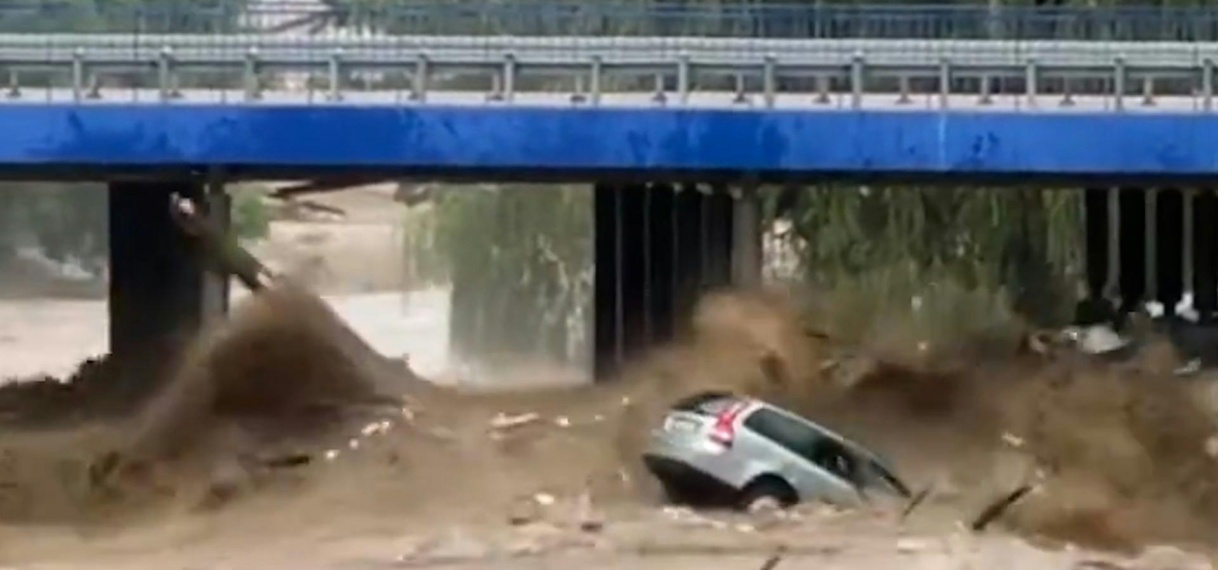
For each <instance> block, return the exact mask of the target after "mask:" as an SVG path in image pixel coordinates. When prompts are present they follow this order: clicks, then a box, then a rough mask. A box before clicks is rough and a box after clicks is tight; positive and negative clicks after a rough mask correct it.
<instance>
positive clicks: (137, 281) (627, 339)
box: [109, 182, 761, 395]
mask: <svg viewBox="0 0 1218 570" xmlns="http://www.w3.org/2000/svg"><path fill="white" fill-rule="evenodd" d="M109 192H110V206H109V216H110V247H111V250H110V258H111V267H110V347H111V354H112V358H113V359H114V362H115V363H116V365H117V366H119V367H120V370H121V373H122V377H123V378H126V379H128V380H127V382H128V383H129V384H130V389H131V391H132V394H133V395H135V394H141V393H144V392H146V391H147V389H149V388H153V386H152V385H151V384H150V383H152V382H155V378H157V377H158V376H159V375H160V374H162V373H164V372H165V371H166V369H165V367H166V366H167V365H169V364H170V363H171V362H172V356H173V355H174V354H176V353H177V351H178V350H179V349H180V348H181V347H182V346H183V343H184V342H186V341H187V340H188V339H189V338H190V337H191V336H193V335H194V334H195V333H197V331H198V330H199V329H200V328H201V327H202V326H203V325H204V324H205V323H206V322H207V321H208V320H209V319H211V318H214V317H216V316H219V315H222V314H223V313H224V311H225V310H226V309H227V301H228V280H227V279H222V278H219V277H217V276H216V275H215V274H214V273H213V272H210V271H207V269H206V266H205V265H204V264H205V263H206V262H207V261H206V260H205V259H204V258H203V256H202V255H200V253H199V252H198V251H196V249H197V245H196V244H195V243H194V242H193V241H192V239H191V238H190V237H188V236H187V235H186V234H184V233H183V232H182V231H181V230H180V229H179V228H178V227H177V226H176V224H175V222H174V220H173V217H172V215H171V213H170V211H171V210H170V199H171V197H172V196H173V195H175V194H177V195H180V196H182V197H186V198H192V199H194V200H195V201H196V203H198V204H202V205H204V206H205V207H206V208H207V214H208V218H209V219H210V221H211V223H212V224H213V225H214V226H215V227H217V228H219V229H223V230H227V228H228V224H229V219H228V214H229V207H230V205H229V197H228V196H227V195H226V194H225V193H224V192H223V191H222V190H221V189H219V188H218V187H213V188H207V187H206V186H205V185H203V184H198V183H190V182H185V183H181V182H177V183H175V182H123V183H114V184H111V186H110V190H109ZM594 192H595V201H594V204H595V206H594V207H595V244H596V245H595V248H596V251H595V263H596V281H595V301H594V304H595V307H594V311H595V313H594V319H595V335H594V346H595V348H594V371H593V372H594V375H595V377H596V378H598V379H602V378H609V377H612V376H614V375H615V374H617V373H618V371H619V370H620V368H621V366H622V364H623V363H625V362H626V361H627V360H628V359H629V358H631V357H632V356H635V355H636V354H638V352H639V351H640V350H643V349H645V348H647V347H650V346H654V345H656V344H659V343H663V342H665V341H668V340H671V339H673V338H674V337H675V336H676V335H678V334H680V333H681V331H682V330H683V329H684V327H685V326H686V324H687V322H688V320H689V318H690V316H691V315H692V313H693V310H694V304H695V302H696V300H697V297H698V295H699V294H700V293H701V292H703V291H706V290H709V289H713V288H716V287H726V286H729V285H751V284H754V283H757V282H758V281H759V277H760V270H761V269H760V268H761V253H760V235H761V234H760V228H759V222H760V217H759V203H758V202H757V198H756V195H755V193H754V192H751V191H740V190H736V191H734V192H729V191H728V190H727V189H726V188H723V187H715V188H712V187H710V186H707V185H701V186H698V185H685V186H675V185H668V184H635V185H612V184H599V185H596V186H595V187H594Z"/></svg>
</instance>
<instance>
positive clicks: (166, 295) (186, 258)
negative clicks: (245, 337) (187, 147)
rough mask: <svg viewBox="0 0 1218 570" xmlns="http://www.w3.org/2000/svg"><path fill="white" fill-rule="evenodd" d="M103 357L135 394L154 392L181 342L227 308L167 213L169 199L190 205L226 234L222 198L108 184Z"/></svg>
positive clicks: (199, 190) (165, 185) (221, 288)
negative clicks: (106, 311) (186, 200)
mask: <svg viewBox="0 0 1218 570" xmlns="http://www.w3.org/2000/svg"><path fill="white" fill-rule="evenodd" d="M109 193H110V202H109V219H110V220H109V221H110V352H111V357H112V358H113V359H114V363H115V365H116V366H117V369H118V371H119V373H120V375H121V377H122V378H123V381H124V383H126V384H127V387H128V388H129V389H130V392H129V394H131V395H132V396H139V395H143V394H144V393H146V392H147V391H148V390H149V389H151V388H154V387H155V384H154V382H155V379H156V378H157V376H158V375H159V374H162V373H164V372H165V371H166V365H167V364H170V363H171V362H172V358H173V357H174V356H175V355H176V354H177V352H178V350H179V349H180V348H181V347H182V346H183V343H184V342H186V341H188V340H189V339H190V338H191V337H192V336H193V335H194V334H195V333H196V332H197V331H198V330H199V328H200V326H201V325H203V324H204V323H205V322H206V321H208V320H209V319H210V318H212V317H213V316H215V315H219V314H222V313H223V312H224V310H225V309H226V308H227V302H228V294H227V293H228V291H227V281H228V280H227V279H221V278H219V277H216V276H214V275H212V274H211V273H209V272H207V271H205V270H204V266H203V260H201V259H199V258H198V256H197V255H196V254H195V252H194V247H193V244H192V243H191V241H190V238H189V237H188V236H186V235H185V234H183V233H182V232H181V231H180V230H179V229H178V228H177V226H176V225H175V223H174V221H173V218H172V217H171V215H170V196H172V195H173V194H175V193H176V194H178V195H181V196H183V197H187V198H191V199H193V200H195V202H196V203H197V204H201V205H203V206H204V207H206V208H207V210H208V216H209V217H210V218H211V219H213V220H214V222H215V223H218V224H222V227H224V228H225V229H227V223H228V197H227V196H226V195H224V194H223V192H215V191H213V192H208V191H207V190H206V189H205V188H204V186H203V185H201V184H194V183H172V182H121V183H113V184H111V185H110V191H109Z"/></svg>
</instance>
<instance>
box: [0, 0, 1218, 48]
mask: <svg viewBox="0 0 1218 570" xmlns="http://www.w3.org/2000/svg"><path fill="white" fill-rule="evenodd" d="M86 21H87V24H88V25H92V26H99V25H100V26H102V28H101V29H106V30H109V31H115V32H140V33H150V32H151V33H156V32H171V31H176V32H200V33H213V34H224V33H236V32H241V31H246V32H256V31H284V30H298V31H310V32H313V33H322V34H330V33H336V29H337V28H349V29H365V30H377V31H382V32H388V33H394V34H413V35H418V34H427V35H465V34H473V35H480V34H488V35H496V34H501V35H525V36H537V35H555V36H570V35H590V36H600V35H634V36H721V37H757V38H761V37H768V38H888V39H893V38H918V39H1075V40H1089V41H1218V11H1215V10H1213V9H1209V8H1188V7H1184V8H1164V7H1122V8H1088V7H1055V8H1038V7H1000V8H991V7H989V6H987V5H984V4H983V3H980V2H979V3H978V5H896V6H892V5H861V6H860V5H835V4H833V3H830V2H801V3H797V2H792V1H782V2H765V3H760V4H758V3H752V2H730V1H729V2H714V3H701V2H690V1H683V0H654V1H652V2H642V1H636V0H597V1H595V2H590V1H586V0H549V1H542V0H511V1H504V0H393V1H389V2H375V3H367V2H350V3H347V4H345V5H344V4H343V3H338V5H337V6H336V7H332V8H327V7H325V6H324V5H322V4H320V3H318V2H312V1H302V0H278V1H273V2H272V1H251V0H199V1H197V2H188V3H183V2H168V1H164V0H160V1H158V0H144V1H139V0H136V1H132V2H102V3H82V2H77V1H74V0H4V1H0V31H21V32H37V33H45V32H57V31H60V32H67V31H74V28H73V26H82V25H84V24H82V22H86ZM75 29H88V28H75ZM93 29H98V28H96V27H94V28H93Z"/></svg>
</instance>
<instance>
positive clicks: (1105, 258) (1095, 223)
mask: <svg viewBox="0 0 1218 570" xmlns="http://www.w3.org/2000/svg"><path fill="white" fill-rule="evenodd" d="M1110 200H1111V191H1110V190H1108V189H1107V188H1089V189H1087V190H1084V191H1083V217H1084V220H1085V241H1084V243H1085V250H1084V251H1085V255H1084V258H1085V259H1086V287H1087V290H1086V292H1085V293H1084V298H1083V300H1082V302H1080V303H1079V305H1078V310H1077V313H1076V314H1075V321H1076V322H1077V323H1078V324H1081V325H1091V324H1095V323H1099V322H1103V321H1108V320H1111V318H1112V311H1113V309H1112V304H1111V302H1110V300H1109V299H1110V296H1111V294H1112V293H1113V291H1112V289H1114V288H1115V281H1116V280H1115V276H1114V275H1113V270H1114V268H1113V267H1112V259H1113V252H1114V251H1115V249H1116V243H1114V240H1113V239H1112V237H1113V236H1112V232H1111V230H1110V227H1111V226H1112V225H1114V222H1115V220H1114V219H1113V218H1112V215H1111V214H1112V208H1111V207H1110V205H1109V202H1110Z"/></svg>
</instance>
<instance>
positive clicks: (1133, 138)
mask: <svg viewBox="0 0 1218 570" xmlns="http://www.w3.org/2000/svg"><path fill="white" fill-rule="evenodd" d="M124 93H127V92H124ZM127 94H128V95H130V93H127ZM136 95H138V96H139V97H140V98H141V99H143V100H147V101H152V100H155V98H156V95H157V94H156V93H153V92H147V93H144V92H140V93H136ZM145 95H146V99H145V98H144V97H145ZM346 95H347V98H348V100H347V102H343V103H337V104H330V103H325V102H323V101H318V100H315V101H314V102H313V103H312V104H302V103H306V102H307V99H305V98H303V97H302V98H299V99H297V100H292V99H290V98H287V97H286V96H285V95H276V94H274V93H271V92H268V93H266V94H264V97H265V99H264V100H263V101H262V102H260V103H257V104H245V103H215V102H205V101H203V100H201V99H196V98H195V94H193V93H191V92H187V93H186V94H185V99H184V100H185V101H193V102H192V103H186V102H181V103H169V104H148V103H138V102H136V103H132V102H130V101H131V99H130V98H127V97H124V98H123V99H125V100H122V101H120V100H115V101H109V99H103V101H104V102H98V103H84V104H75V103H71V102H68V101H69V100H70V95H69V94H67V93H60V92H52V93H51V101H49V102H47V101H45V100H44V101H43V102H34V101H33V100H32V99H33V96H32V94H31V95H29V98H30V100H27V101H25V102H9V103H7V104H0V124H2V125H4V129H0V175H9V176H17V175H21V176H32V175H38V176H56V175H67V174H65V173H73V172H76V173H81V174H80V175H82V176H83V175H85V174H88V175H113V174H116V173H119V172H128V171H133V170H147V169H170V170H177V171H179V172H185V171H187V170H189V169H199V170H203V169H206V168H208V167H221V168H225V169H228V170H229V171H230V173H234V174H236V175H238V176H275V175H282V174H284V173H291V174H293V175H296V176H303V175H307V174H309V173H310V172H318V173H320V172H334V171H346V172H356V171H360V172H370V171H376V172H379V173H386V174H396V175H402V176H407V175H416V176H464V177H474V178H478V177H481V178H492V177H494V178H499V177H513V178H531V179H555V178H566V179H585V180H586V179H590V178H592V177H593V176H598V177H603V176H613V175H621V176H644V175H649V176H656V175H657V172H659V173H665V175H671V176H684V175H688V176H690V177H692V176H695V175H697V176H699V177H701V178H703V179H705V178H706V177H707V175H711V176H713V175H716V174H723V175H732V176H739V175H745V174H751V175H756V176H759V177H763V178H773V179H791V178H797V177H808V178H812V177H823V176H836V175H887V176H894V177H953V176H954V177H996V178H1002V177H1007V179H1008V181H1027V180H1031V179H1032V178H1034V177H1037V176H1040V177H1045V178H1053V179H1059V180H1064V179H1070V178H1078V177H1091V176H1094V177H1104V178H1106V179H1110V180H1116V179H1130V178H1138V177H1147V178H1149V177H1154V178H1165V179H1167V178H1176V179H1183V178H1190V177H1192V178H1196V177H1204V176H1212V175H1213V174H1215V173H1218V137H1214V136H1213V133H1215V132H1218V114H1209V113H1197V112H1195V111H1194V109H1196V106H1197V104H1198V103H1197V102H1196V101H1195V100H1194V99H1192V98H1167V97H1164V98H1159V99H1157V100H1156V102H1157V105H1156V106H1155V107H1145V108H1144V107H1140V106H1139V105H1137V104H1136V99H1135V98H1129V101H1127V103H1126V108H1127V110H1128V111H1127V112H1123V113H1115V112H1096V111H1102V110H1103V109H1104V103H1103V101H1102V99H1103V98H1080V99H1079V100H1078V101H1077V105H1076V106H1075V107H1072V108H1062V107H1060V106H1058V104H1057V102H1058V101H1059V100H1058V99H1056V98H1048V97H1045V98H1043V99H1044V101H1043V103H1044V104H1040V105H1038V109H1037V110H1027V109H1024V110H1016V109H1014V107H1013V105H1014V103H1013V101H1014V99H1013V100H1011V101H1008V103H1010V105H1011V106H1008V107H1006V109H1007V110H1005V111H1000V109H1002V102H1003V101H1002V99H1000V100H999V101H998V102H996V103H995V105H994V106H992V107H985V108H984V109H986V111H985V112H980V111H979V110H978V109H979V108H977V107H976V106H975V102H976V98H975V97H967V96H957V97H954V98H952V99H950V100H949V101H948V106H949V109H950V110H949V111H943V110H941V109H939V108H938V103H939V99H938V97H937V96H933V97H929V98H927V97H926V96H918V99H920V100H921V102H920V103H914V104H910V105H908V106H897V105H894V103H893V102H894V101H895V98H894V96H893V95H890V94H889V95H876V96H872V97H871V98H870V99H872V100H869V101H867V102H866V105H865V108H864V109H862V110H854V109H851V108H848V106H847V105H845V104H843V103H841V102H839V103H836V104H831V105H823V106H820V107H817V106H815V105H813V104H812V103H811V101H812V96H810V95H805V96H790V97H784V98H780V100H779V101H778V102H777V105H776V108H774V109H765V110H761V109H748V108H741V106H735V107H733V106H732V105H731V101H732V99H733V95H732V94H729V93H721V94H698V95H696V96H695V97H694V98H693V99H692V100H691V104H690V105H689V106H684V107H671V106H670V107H657V106H655V105H654V104H652V103H651V102H650V97H649V96H647V95H646V94H635V95H627V94H622V95H615V96H612V97H607V99H606V100H604V101H602V105H601V106H599V107H587V108H572V105H571V104H570V103H569V101H564V99H565V98H564V97H560V96H553V97H552V98H551V99H550V100H549V101H548V102H547V101H544V100H536V101H533V102H532V104H526V103H527V97H524V96H521V98H522V100H521V101H518V102H516V103H513V104H495V105H488V104H485V103H484V102H482V101H483V100H484V99H485V95H481V94H465V95H461V94H455V93H454V94H443V93H437V92H432V93H430V94H429V100H428V103H427V104H424V105H411V104H395V103H396V102H397V101H398V100H399V99H398V98H397V97H395V96H394V95H393V94H387V95H385V94H383V95H382V96H381V99H379V100H374V98H369V96H368V95H366V94H365V95H364V96H363V97H364V98H363V99H361V98H360V96H357V95H355V94H351V93H347V94H346ZM108 97H109V96H108ZM115 98H116V99H118V97H117V93H116V94H115ZM316 99H321V95H320V94H318V96H317V97H316ZM1018 100H1022V99H1018ZM61 101H62V102H61ZM970 101H972V102H973V104H974V107H973V108H967V104H968V103H969V102H970ZM881 104H883V105H885V106H883V107H881V106H880V105H881Z"/></svg>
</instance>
